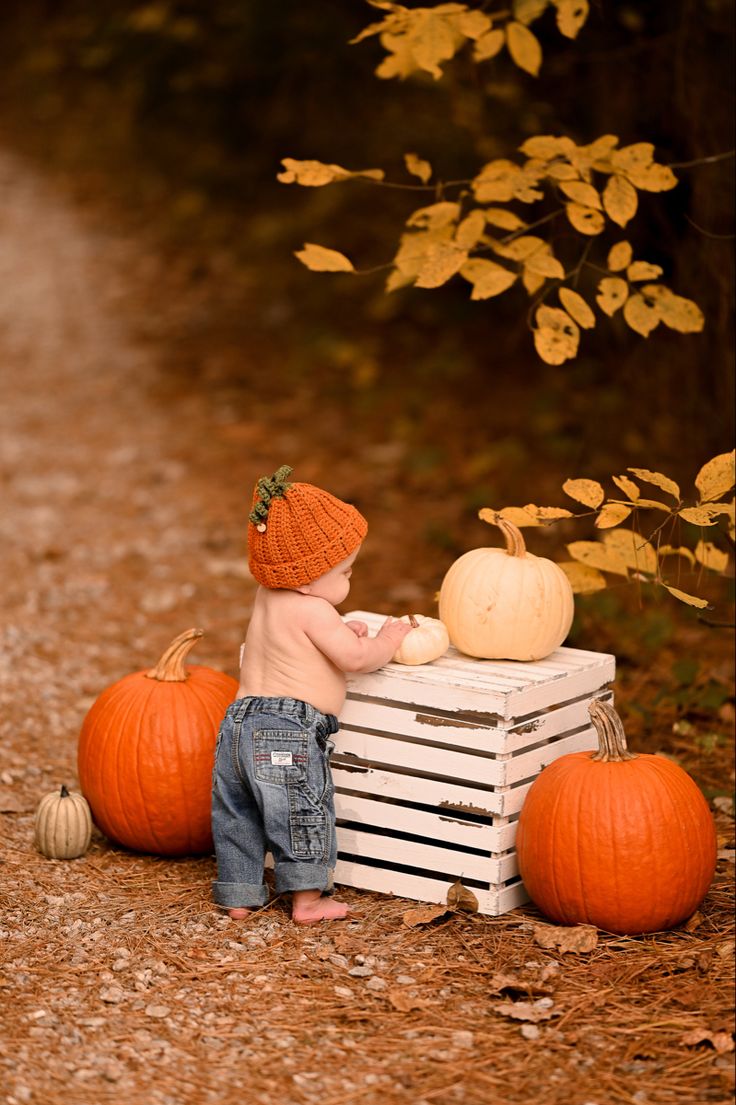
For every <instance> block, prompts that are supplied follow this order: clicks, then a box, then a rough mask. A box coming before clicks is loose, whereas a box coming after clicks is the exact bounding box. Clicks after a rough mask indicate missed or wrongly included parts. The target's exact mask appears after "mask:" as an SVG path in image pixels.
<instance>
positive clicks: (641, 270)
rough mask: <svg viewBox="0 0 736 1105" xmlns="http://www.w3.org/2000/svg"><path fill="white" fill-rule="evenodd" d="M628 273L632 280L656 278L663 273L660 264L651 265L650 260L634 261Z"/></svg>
mask: <svg viewBox="0 0 736 1105" xmlns="http://www.w3.org/2000/svg"><path fill="white" fill-rule="evenodd" d="M609 268H610V265H609ZM626 275H627V277H628V278H629V280H632V281H636V280H656V279H657V277H658V276H661V275H662V269H661V268H660V267H659V265H650V264H649V262H648V261H633V262H632V263H631V264H630V265H629V267H628V268H627V270H626Z"/></svg>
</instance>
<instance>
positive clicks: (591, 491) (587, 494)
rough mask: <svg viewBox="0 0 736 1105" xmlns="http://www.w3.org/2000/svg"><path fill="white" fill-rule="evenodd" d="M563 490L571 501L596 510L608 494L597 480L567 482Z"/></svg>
mask: <svg viewBox="0 0 736 1105" xmlns="http://www.w3.org/2000/svg"><path fill="white" fill-rule="evenodd" d="M562 490H563V491H564V492H565V494H566V495H569V496H570V498H571V499H575V500H576V502H578V503H582V504H583V505H584V506H590V507H593V509H594V510H596V509H597V508H598V507H599V506H600V505H601V503H602V502H603V500H604V499H605V497H606V493H605V491H604V490H603V488H602V487H601V485H600V484H599V483H598V481H597V480H586V479H579V480H565V482H564V483H563V485H562Z"/></svg>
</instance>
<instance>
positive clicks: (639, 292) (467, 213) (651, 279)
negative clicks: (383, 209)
mask: <svg viewBox="0 0 736 1105" xmlns="http://www.w3.org/2000/svg"><path fill="white" fill-rule="evenodd" d="M369 2H370V3H371V6H372V7H374V8H377V9H379V10H380V11H382V12H383V13H384V16H383V19H382V20H381V21H380V22H377V23H373V24H371V25H370V26H368V27H367V28H365V30H364V31H363V32H362V33H361V34H359V35H358V36H357V37H356V38H355V39H353V42H355V43H358V42H362V41H364V40H365V39H367V38H371V37H373V36H378V38H379V40H380V43H381V46H382V47H383V48H384V49H385V50H386V51H387V56H386V57H385V58H384V59H383V61H382V62H381V63H380V64H379V66H378V68H377V69H376V75H377V76H378V77H379V78H381V79H391V78H399V79H402V80H403V79H406V78H409V77H412V76H416V75H417V74H419V75H421V74H429V75H430V76H431V77H433V78H434V79H435V80H438V79H440V78H441V77H442V75H443V70H442V65H443V64H444V63H445V62H447V61H448V60H450V59H451V58H453V57H454V56H455V54H457V53H458V52H459V51H461V50H464V49H466V48H469V49H470V50H471V51H472V58H473V60H474V61H475V62H476V63H478V64H484V63H485V62H487V61H489V60H490V59H492V58H494V57H495V56H496V55H497V54H498V53H499V52H500V51H501V50H502V49H503V48H504V47H505V48H506V49H507V50H508V53H509V55H510V57H511V59H512V60H513V62H514V63H515V64H516V65H517V66H518V67H519V68H520V69H521V70H523V71H524V72H525V73H527V74H529V75H531V76H536V75H537V74H538V72H539V69H540V66H541V64H542V47H541V45H540V42H539V40H538V39H537V37H536V36H535V35H534V33H533V31H532V30H531V29H530V24H531V23H533V22H534V21H535V20H536V19H538V18H539V17H540V16H541V15H542V14H543V13H544V12H545V10H546V9H547V8H549V7H550V6H552V7H554V9H555V13H556V21H557V26H558V29H559V30H560V32H561V34H563V35H564V36H566V37H567V38H575V37H576V35H577V34H578V32H579V30H580V28H581V27H582V26H583V24H584V23H585V20H586V18H587V16H588V4H587V0H552V2H551V4H550V0H514V2H513V3H512V5H511V9H510V11H507V10H500V9H499V11H498V12H496V13H495V14H494V12H493V11H487V10H485V8H484V10H482V11H481V10H479V9H473V8H470V7H468V6H467V5H464V4H454V3H450V4H440V5H438V6H437V7H434V8H413V9H409V8H405V7H403V6H401V5H399V4H393V3H389V2H385V0H369ZM282 164H283V171H282V172H281V173H280V174H279V175H278V179H279V180H280V181H281V182H282V183H284V184H300V185H303V186H305V187H322V186H325V185H328V184H334V183H342V182H345V181H361V182H363V183H364V184H370V185H373V186H383V187H391V186H392V185H394V186H399V187H402V186H403V187H407V186H406V184H403V185H402V184H400V183H399V182H389V181H387V180H386V177H385V173H384V171H383V170H382V169H380V168H378V169H373V168H371V169H359V170H350V169H346V168H343V167H342V166H340V165H334V164H325V163H323V162H320V161H314V160H296V159H294V158H289V157H286V158H284V159H283V162H282ZM404 164H405V167H406V171H407V173H408V174H409V176H411V177H413V178H418V179H419V181H420V182H421V184H420V185H418V186H416V185H415V186H414V188H415V189H419V190H422V188H424V189H425V190H426V191H427V192H428V193H430V194H431V195H432V198H433V202H432V203H430V204H428V205H423V206H421V207H419V208H416V209H415V210H413V211H411V212H410V214H409V215H408V217H407V219H406V221H405V227H404V229H403V231H402V233H401V236H400V239H399V243H398V248H397V250H396V252H395V253H394V256H393V258H392V260H391V261H389V262H387V263H386V264H385V266H383V267H384V268H385V269H386V270H387V271H388V277H387V281H386V290H387V291H388V292H393V291H396V290H397V289H399V288H404V287H407V286H413V287H415V288H422V289H434V288H439V287H442V286H443V285H445V284H447V282H448V281H450V280H451V279H453V278H454V277H455V276H459V277H460V278H461V279H463V280H465V281H466V282H467V283H468V284H470V286H471V291H470V298H471V299H472V300H485V299H490V298H494V297H496V296H499V295H502V294H503V293H505V292H507V291H509V290H511V289H513V288H514V287H516V286H518V285H521V286H522V287H523V289H524V290H525V292H526V293H527V295H528V296H529V297H531V298H532V303H531V306H530V308H529V309H528V318H529V321H530V325H531V329H532V332H533V339H534V345H535V348H536V351H537V353H538V354H539V356H540V357H541V358H542V360H544V361H546V362H547V363H548V364H553V365H559V364H563V363H564V362H565V361H568V360H570V359H572V358H574V357H575V356H576V355H577V353H578V349H579V346H580V340H581V330H591V329H593V328H594V327H595V326H596V325H597V322H598V319H599V315H598V314H597V312H596V309H597V311H598V312H600V313H601V314H602V315H603V316H607V317H609V318H610V317H613V316H614V315H616V314H617V313H618V312H619V311H620V312H621V315H622V317H623V319H624V321H625V322H626V324H627V325H628V326H629V327H630V328H631V329H632V330H634V331H636V332H637V333H638V334H641V335H642V336H643V337H648V336H649V335H650V334H651V333H652V331H653V330H655V329H656V328H657V327H658V326H659V325H660V323H661V324H662V325H664V326H665V327H667V328H669V329H671V330H675V331H677V332H679V333H683V334H689V333H696V332H698V331H700V330H702V328H703V325H704V317H703V313H702V311H701V310H700V308H699V307H698V306H697V304H695V303H694V302H693V301H692V300H690V299H687V298H685V297H684V296H681V295H679V294H677V293H676V292H674V291H673V290H672V289H671V288H670V287H668V285H667V284H665V283H662V282H661V280H660V278H661V277H662V276H663V269H662V267H661V266H660V265H658V264H654V263H652V262H650V261H648V260H647V259H646V258H637V257H635V256H634V248H633V245H632V243H631V242H630V241H629V240H628V239H627V238H622V237H620V236H618V231H619V230H620V229H623V228H625V227H626V226H627V225H628V224H629V223H630V222H631V221H632V220H633V219H634V217H635V216H636V214H637V211H638V208H639V193H640V192H666V191H669V190H671V189H673V188H674V187H675V186H676V185H677V177H676V176H675V173H674V172H673V170H672V167H671V166H669V165H665V164H661V163H660V162H658V161H657V160H656V158H655V148H654V145H653V144H652V143H650V142H647V141H638V142H634V143H631V144H628V145H622V144H621V142H620V139H619V138H618V137H617V136H616V135H612V134H604V135H601V136H599V137H598V138H595V139H593V140H592V141H590V142H589V143H585V144H579V143H576V142H574V141H573V139H572V138H570V137H569V136H567V135H537V136H533V137H530V138H527V139H526V140H525V141H524V142H523V143H522V144H521V145H520V146H519V149H518V151H517V155H516V156H514V157H513V158H512V157H504V158H495V159H493V160H492V161H489V162H488V163H486V164H485V165H481V166H480V167H479V169H478V172H477V173H476V175H475V176H474V177H472V178H471V179H468V180H460V181H451V182H445V181H443V180H441V179H437V178H436V176H435V174H434V171H433V168H432V165H431V164H430V163H429V161H427V160H426V159H425V158H423V157H422V156H420V155H419V154H417V153H416V152H408V153H406V154H405V156H404ZM563 227H564V228H565V233H564V234H562V233H560V232H559V231H560V230H561V228H563ZM542 228H543V229H542ZM558 239H559V241H558ZM296 256H297V257H298V259H299V260H300V261H301V262H302V263H303V264H304V265H306V267H307V268H309V269H311V270H312V271H315V272H332V273H335V272H341V273H351V274H356V273H357V272H359V271H360V270H358V269H356V267H355V265H354V263H353V261H352V260H351V259H350V258H349V257H347V256H346V255H345V254H344V253H342V252H340V251H338V250H335V249H332V248H328V247H326V246H324V245H318V244H316V243H311V242H310V243H307V244H305V246H304V247H303V249H301V250H300V251H298V252H297V254H296ZM369 271H371V272H372V271H375V270H374V269H371V270H369ZM591 274H592V275H593V276H594V278H595V281H596V283H595V286H594V289H593V294H592V295H591V294H590V292H588V297H587V298H586V295H585V294H584V289H583V287H582V281H581V278H582V276H583V275H585V276H586V277H589V276H590V275H591ZM587 286H588V285H587V282H586V285H585V290H587Z"/></svg>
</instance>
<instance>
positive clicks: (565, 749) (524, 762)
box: [506, 725, 598, 784]
mask: <svg viewBox="0 0 736 1105" xmlns="http://www.w3.org/2000/svg"><path fill="white" fill-rule="evenodd" d="M597 747H598V738H597V736H596V731H595V729H594V728H593V726H592V725H589V726H588V727H587V728H586V729H583V730H581V731H580V732H578V733H571V734H569V735H568V736H565V737H560V738H559V740H554V741H552V742H551V743H550V744H543V745H541V746H540V747H539V748H534V749H532V751H531V752H525V753H524V754H523V755H521V756H514V757H513V758H512V759H510V760H508V761H507V762H506V782H507V783H509V784H510V783H518V782H520V781H521V780H522V779H531V778H532V777H536V776H537V775H538V774H539V772H540V771H541V770H542V768H544V767H546V766H547V764H551V763H554V761H555V760H559V758H560V756H567V755H568V754H569V753H570V752H585V751H588V750H592V749H595V748H597Z"/></svg>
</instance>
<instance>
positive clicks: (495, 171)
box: [473, 158, 521, 203]
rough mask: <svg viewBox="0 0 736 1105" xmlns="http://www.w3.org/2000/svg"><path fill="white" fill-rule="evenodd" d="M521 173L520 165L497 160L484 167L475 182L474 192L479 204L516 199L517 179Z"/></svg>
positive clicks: (502, 159)
mask: <svg viewBox="0 0 736 1105" xmlns="http://www.w3.org/2000/svg"><path fill="white" fill-rule="evenodd" d="M520 172H521V170H520V168H519V166H518V165H515V164H514V162H513V161H507V160H506V159H505V158H497V159H496V160H495V161H489V162H488V164H487V165H484V166H483V168H482V169H481V171H480V172H479V174H478V176H477V177H476V178H475V180H474V181H473V191H474V192H475V198H476V199H477V200H478V202H479V203H494V202H498V201H500V202H501V203H504V202H506V201H507V200H511V199H513V198H514V192H515V178H516V177H517V176H518V175H519V173H520Z"/></svg>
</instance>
